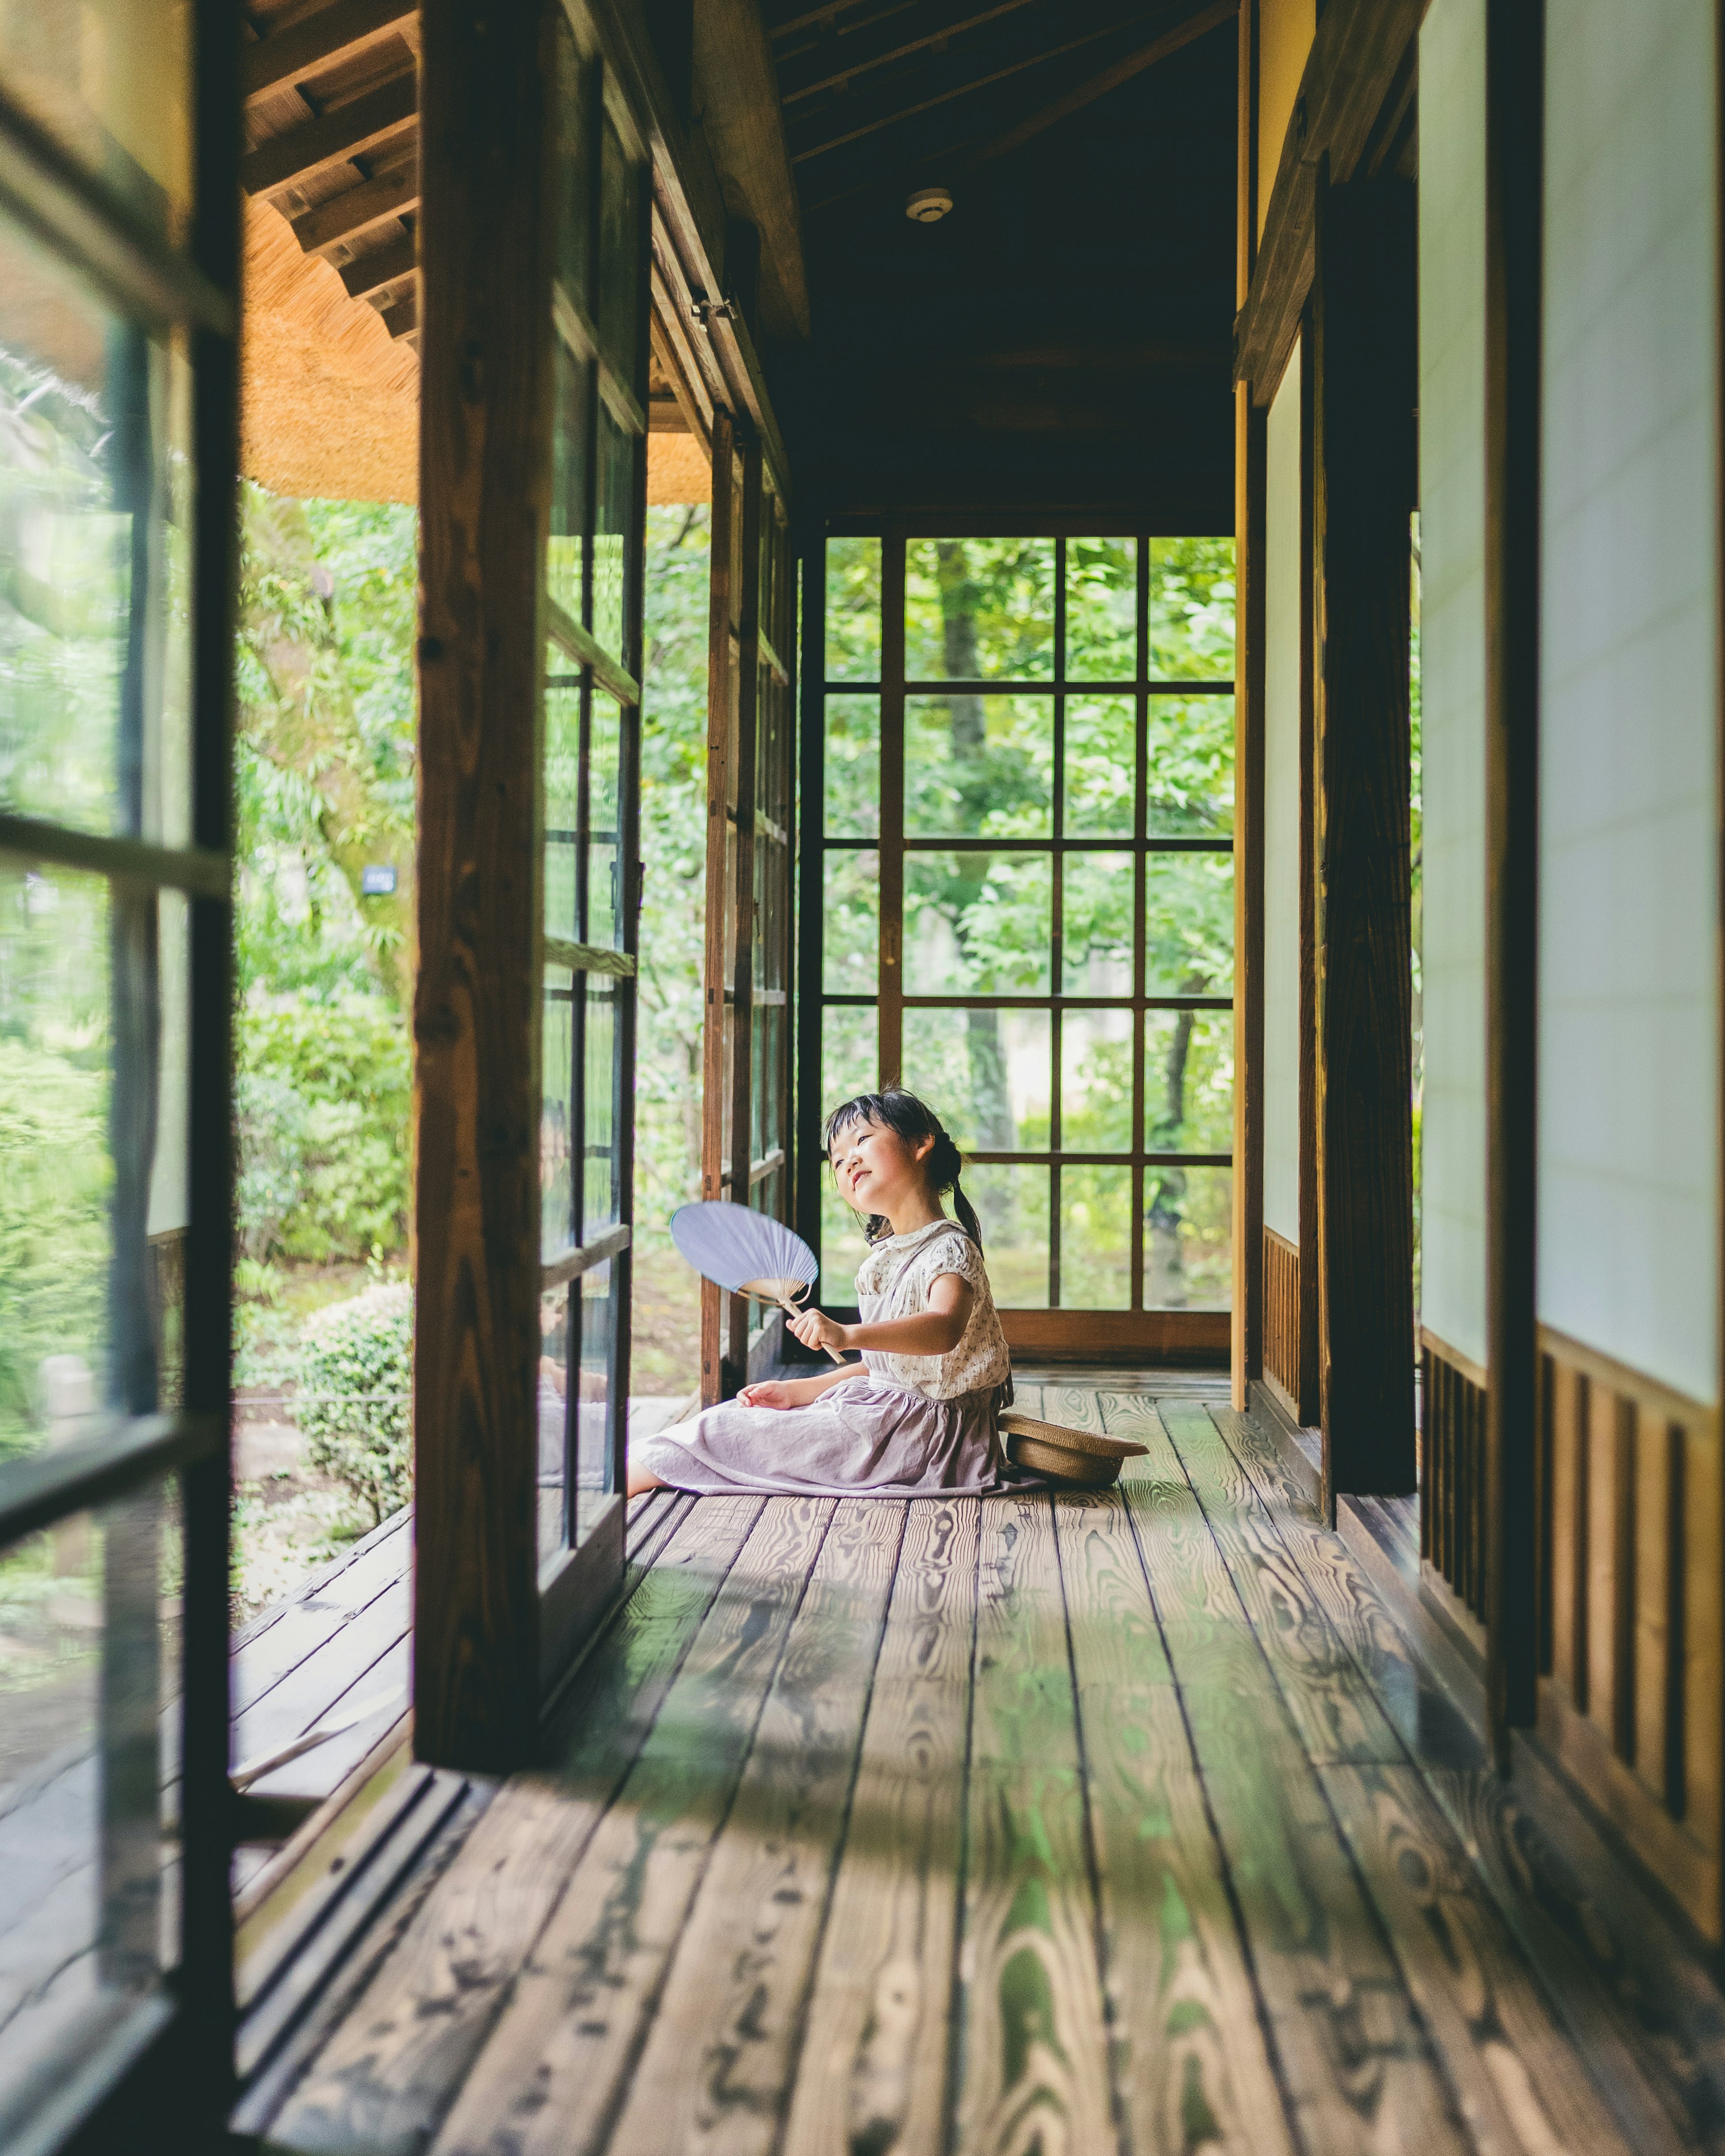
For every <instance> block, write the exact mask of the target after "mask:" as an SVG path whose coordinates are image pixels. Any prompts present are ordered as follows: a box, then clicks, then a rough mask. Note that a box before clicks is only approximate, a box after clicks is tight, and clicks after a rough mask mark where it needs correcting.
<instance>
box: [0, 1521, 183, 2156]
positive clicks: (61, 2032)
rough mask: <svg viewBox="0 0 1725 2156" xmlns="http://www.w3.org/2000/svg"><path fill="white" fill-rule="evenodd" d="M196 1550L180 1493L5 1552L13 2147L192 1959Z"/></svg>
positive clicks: (1, 1807) (2, 1838) (5, 1938)
mask: <svg viewBox="0 0 1725 2156" xmlns="http://www.w3.org/2000/svg"><path fill="white" fill-rule="evenodd" d="M182 1548H183V1540H182V1532H181V1521H180V1511H179V1506H178V1503H177V1499H176V1497H175V1496H174V1494H173V1492H172V1490H171V1489H164V1488H163V1487H162V1486H159V1485H158V1486H153V1487H151V1488H148V1489H145V1490H142V1491H136V1492H134V1493H132V1494H131V1495H129V1496H126V1497H125V1498H122V1499H121V1500H119V1501H116V1503H114V1504H111V1505H108V1506H105V1507H102V1508H101V1509H100V1511H95V1512H77V1513H74V1514H72V1515H71V1516H70V1517H68V1518H65V1519H63V1520H59V1521H57V1522H55V1523H54V1526H53V1527H49V1528H48V1529H46V1530H45V1531H44V1532H43V1533H41V1534H37V1535H32V1536H30V1537H28V1538H27V1539H26V1540H24V1541H23V1542H19V1543H13V1545H12V1546H11V1547H10V1548H8V1549H6V1550H4V1551H3V1552H0V1881H3V1883H4V1889H5V1902H4V1908H3V1915H0V1942H3V1945H0V1969H3V1979H0V1981H3V1989H0V1998H3V1999H4V2001H5V2005H6V2009H7V2011H6V2012H5V2014H4V2015H3V2016H0V2145H4V2146H5V2147H7V2148H11V2147H13V2145H14V2144H15V2143H16V2142H17V2141H18V2140H19V2139H21V2138H23V2136H22V2129H23V2125H24V2123H25V2121H26V2120H27V2118H28V2117H29V2115H30V2113H31V2112H33V2111H34V2110H36V2109H37V2107H39V2105H40V2104H42V2103H43V2102H44V2101H45V2100H46V2099H47V2098H48V2097H50V2096H51V2095H54V2094H58V2093H59V2092H60V2091H61V2090H62V2089H63V2088H64V2085H65V2081H66V2076H67V2072H68V2062H69V2061H76V2060H78V2059H80V2058H83V2057H86V2056H89V2054H90V2052H91V2051H93V2050H94V2049H95V2046H97V2045H98V2044H100V2041H101V2040H102V2039H103V2037H104V2036H105V2035H107V2033H108V2032H109V2031H110V2030H111V2029H113V2028H114V2027H116V2025H118V2023H119V2021H120V2020H121V2017H122V2015H124V2014H125V2013H126V2010H127V2009H128V2008H129V2007H130V2006H131V2005H133V2004H134V2003H135V2001H136V1999H137V1998H138V1996H139V1994H141V1993H143V1992H145V1991H146V1990H148V1989H150V1988H151V1986H152V1985H153V1984H155V1983H156V1981H157V1979H158V1977H159V1975H160V1974H161V1972H162V1969H163V1968H164V1967H165V1966H167V1964H168V1963H170V1962H171V1961H172V1959H174V1958H176V1955H175V1947H174V1942H175V1938H176V1936H177V1915H176V1911H175V1908H174V1895H173V1889H172V1881H173V1879H174V1876H175V1871H174V1866H173V1861H172V1859H173V1855H174V1852H173V1851H172V1849H171V1847H170V1845H169V1844H168V1843H167V1839H166V1837H165V1835H164V1834H163V1831H162V1789H163V1788H164V1785H165V1784H167V1781H168V1780H169V1779H170V1777H171V1775H172V1772H173V1769H174V1765H175V1760H174V1757H173V1753H172V1750H171V1747H172V1743H173V1742H174V1734H175V1732H176V1730H177V1717H173V1716H172V1715H168V1714H166V1713H165V1712H164V1710H165V1709H166V1708H167V1707H168V1706H169V1703H170V1702H171V1700H172V1697H173V1695H174V1694H175V1693H176V1692H177V1691H178V1689H179V1686H178V1674H179V1640H178V1633H179V1626H180V1606H181V1594H182V1558H181V1553H182Z"/></svg>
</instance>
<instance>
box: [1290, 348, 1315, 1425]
mask: <svg viewBox="0 0 1725 2156" xmlns="http://www.w3.org/2000/svg"><path fill="white" fill-rule="evenodd" d="M1316 347H1317V331H1316V328H1315V326H1314V324H1313V321H1312V309H1311V307H1310V306H1308V307H1307V310H1306V317H1305V324H1304V335H1303V339H1302V342H1301V354H1302V357H1301V367H1300V811H1299V814H1300V957H1299V964H1300V986H1299V993H1300V1075H1299V1111H1300V1139H1299V1142H1300V1160H1299V1174H1300V1187H1299V1193H1298V1203H1299V1207H1300V1217H1299V1229H1300V1235H1299V1248H1300V1252H1301V1257H1300V1271H1299V1280H1298V1283H1297V1286H1298V1320H1297V1322H1298V1326H1299V1336H1298V1356H1297V1359H1296V1365H1295V1370H1294V1383H1293V1394H1292V1397H1293V1406H1294V1419H1295V1420H1296V1422H1297V1423H1298V1424H1299V1425H1300V1427H1301V1430H1316V1429H1317V1425H1318V1424H1319V1422H1320V1421H1321V1420H1322V1417H1323V1401H1322V1387H1321V1384H1320V1383H1319V1372H1318V1353H1319V1349H1320V1347H1321V1346H1322V1340H1321V1337H1320V1327H1321V1324H1322V1316H1321V1312H1320V1311H1319V1308H1318V1284H1319V1281H1320V1278H1321V1272H1320V1267H1319V1263H1318V1213H1317V739H1316V737H1317V591H1318V574H1317V361H1316V360H1315V359H1314V358H1313V357H1312V354H1313V352H1314V351H1315V350H1316Z"/></svg>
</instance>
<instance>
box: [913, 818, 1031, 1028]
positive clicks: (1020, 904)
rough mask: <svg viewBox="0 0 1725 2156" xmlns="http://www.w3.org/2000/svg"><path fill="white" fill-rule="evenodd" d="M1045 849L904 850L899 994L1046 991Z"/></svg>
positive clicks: (978, 993) (985, 993) (999, 993)
mask: <svg viewBox="0 0 1725 2156" xmlns="http://www.w3.org/2000/svg"><path fill="white" fill-rule="evenodd" d="M1052 890H1053V880H1052V875H1051V863H1050V856H1049V855H1046V854H922V853H916V854H906V855H905V933H904V972H905V993H906V995H911V996H938V995H1045V994H1046V993H1048V959H1049V947H1050V945H1049V938H1050V905H1051V892H1052Z"/></svg>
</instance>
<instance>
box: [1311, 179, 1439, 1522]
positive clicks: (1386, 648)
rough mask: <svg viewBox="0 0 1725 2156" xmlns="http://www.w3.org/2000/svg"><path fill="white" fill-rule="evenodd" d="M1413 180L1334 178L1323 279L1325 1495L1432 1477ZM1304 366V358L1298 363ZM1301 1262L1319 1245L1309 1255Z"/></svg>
mask: <svg viewBox="0 0 1725 2156" xmlns="http://www.w3.org/2000/svg"><path fill="white" fill-rule="evenodd" d="M1414 252H1415V234H1414V192H1413V189H1412V187H1409V185H1408V184H1407V183H1406V182H1402V181H1399V180H1389V181H1385V180H1379V181H1373V182H1369V183H1366V182H1357V183H1356V184H1355V185H1353V187H1330V186H1329V185H1328V184H1327V180H1326V179H1325V177H1323V175H1322V172H1321V173H1320V177H1319V182H1318V215H1317V278H1316V280H1315V283H1314V285H1313V300H1312V324H1313V341H1312V351H1311V352H1310V353H1309V354H1308V356H1307V357H1308V358H1309V359H1310V361H1311V362H1312V369H1313V379H1314V395H1315V400H1316V401H1315V406H1314V418H1315V439H1314V447H1313V468H1314V482H1315V485H1314V500H1313V518H1314V532H1313V552H1314V555H1315V559H1316V570H1317V591H1316V611H1317V625H1316V630H1315V636H1316V656H1317V667H1316V682H1315V687H1316V708H1315V714H1314V718H1315V731H1314V757H1315V762H1314V778H1315V785H1316V802H1315V806H1316V811H1317V829H1316V843H1317V878H1316V885H1317V1209H1318V1219H1317V1257H1318V1266H1319V1282H1318V1303H1319V1313H1320V1335H1321V1340H1322V1346H1321V1348H1320V1354H1319V1376H1320V1383H1321V1388H1322V1409H1323V1417H1322V1426H1323V1445H1324V1453H1323V1466H1324V1496H1325V1501H1326V1505H1327V1510H1328V1512H1329V1516H1330V1517H1331V1518H1332V1519H1333V1518H1334V1507H1335V1501H1336V1499H1337V1496H1339V1495H1341V1494H1343V1493H1344V1492H1345V1493H1347V1494H1348V1495H1349V1496H1386V1495H1392V1494H1400V1493H1404V1492H1406V1491H1411V1490H1412V1489H1413V1488H1414V1486H1415V1482H1416V1474H1415V1466H1414V1285H1413V1264H1414V1213H1413V1207H1414V1199H1413V1121H1412V1099H1411V1096H1412V1091H1413V1070H1412V1063H1413V1050H1412V1042H1411V1038H1410V1024H1411V998H1412V978H1411V976H1412V946H1411V942H1410V928H1411V923H1410V901H1409V873H1410V864H1409V761H1408V758H1409V708H1408V663H1409V633H1410V619H1409V599H1410V593H1409V582H1410V575H1411V567H1412V563H1411V555H1410V534H1409V518H1410V515H1411V512H1412V510H1413V507H1414V500H1415V495H1416V487H1417V480H1416V473H1415V462H1416V452H1415V444H1416V438H1415V430H1414V399H1415V396H1416V393H1417V390H1416V382H1417V374H1416V357H1415V349H1414V322H1415V313H1414V304H1415V303H1414ZM1303 372H1304V369H1303V367H1302V373H1303ZM1301 1259H1302V1263H1301V1270H1302V1271H1303V1270H1304V1262H1303V1260H1304V1253H1303V1250H1302V1253H1301Z"/></svg>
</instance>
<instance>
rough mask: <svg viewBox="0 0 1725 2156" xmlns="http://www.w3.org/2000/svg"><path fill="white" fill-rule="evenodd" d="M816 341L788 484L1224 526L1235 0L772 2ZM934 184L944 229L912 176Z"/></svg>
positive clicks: (832, 496)
mask: <svg viewBox="0 0 1725 2156" xmlns="http://www.w3.org/2000/svg"><path fill="white" fill-rule="evenodd" d="M767 19H768V29H769V32H770V33H771V38H772V46H773V59H774V62H775V65H776V68H777V72H778V90H779V96H780V101H781V109H782V111H783V120H784V131H785V138H786V142H787V145H788V151H789V155H790V160H791V169H792V172H793V176H794V180H795V184H796V187H797V191H798V196H799V198H800V205H801V215H802V227H803V255H804V263H805V268H806V274H807V280H808V287H809V306H810V320H811V323H812V335H811V336H810V338H809V341H807V342H806V343H802V344H789V345H784V346H778V347H776V348H771V349H769V351H768V356H767V368H768V380H769V382H770V384H771V387H772V390H773V399H774V403H775V405H776V407H777V408H778V415H779V418H780V422H781V423H782V425H783V429H784V432H785V434H786V437H787V441H788V447H789V450H790V455H791V460H792V466H793V471H794V472H795V473H796V475H797V484H798V493H799V495H801V496H803V498H805V499H807V498H809V496H810V495H813V496H814V498H815V499H816V500H818V501H819V505H820V506H821V507H822V508H824V510H826V511H828V512H829V513H830V514H833V515H835V516H843V515H847V514H849V515H855V516H870V515H873V514H880V513H903V514H915V513H916V512H918V511H929V512H938V511H958V510H962V509H963V508H964V507H967V506H970V507H973V508H974V509H975V510H976V511H978V513H979V514H983V513H986V512H987V511H989V510H991V509H1007V508H1012V509H1016V510H1018V511H1022V512H1023V513H1024V514H1026V515H1034V514H1036V513H1039V512H1040V513H1043V514H1046V515H1061V516H1066V515H1070V516H1083V515H1085V514H1086V512H1091V513H1096V514H1098V515H1101V514H1102V513H1104V512H1107V513H1109V514H1110V515H1111V516H1132V517H1134V518H1142V519H1144V520H1145V521H1148V522H1149V523H1151V524H1152V525H1153V526H1158V527H1159V528H1162V529H1168V530H1171V529H1175V528H1183V529H1187V530H1193V529H1205V530H1216V531H1225V530H1228V529H1230V528H1231V527H1232V524H1233V494H1232V485H1233V481H1232V472H1233V421H1232V410H1233V406H1232V396H1231V391H1230V341H1231V334H1232V325H1233V316H1234V310H1235V290H1234V259H1235V258H1234V247H1235V234H1234V205H1235V54H1236V26H1235V13H1234V8H1233V6H1232V5H1231V0H1222V4H1219V5H1217V4H1212V5H1210V6H1208V7H1204V8H1197V7H1194V5H1192V4H1191V0H1159V4H1152V5H1148V6H1146V5H1142V4H1141V5H1138V6H1136V7H1133V6H1129V5H1127V4H1124V0H1083V4H1080V5H1075V4H1073V0H829V4H828V5H826V6H824V7H821V8H810V7H809V6H808V5H807V4H806V0H767ZM930 184H939V185H942V186H944V187H947V188H948V189H949V190H950V192H951V193H952V198H953V203H954V207H953V208H952V212H951V213H950V214H949V215H948V216H947V217H946V218H943V219H942V221H941V222H939V223H935V224H932V225H922V224H918V223H913V222H912V221H911V219H910V218H908V217H907V216H906V213H905V205H906V198H907V197H908V196H909V195H910V193H911V191H912V190H913V189H915V188H916V187H919V186H924V185H930Z"/></svg>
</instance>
